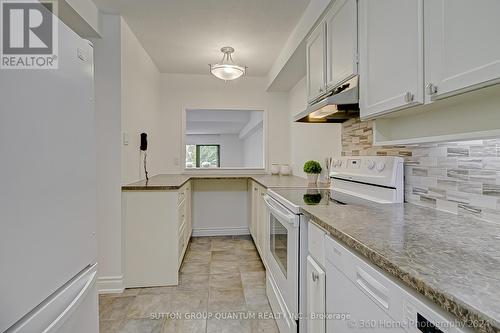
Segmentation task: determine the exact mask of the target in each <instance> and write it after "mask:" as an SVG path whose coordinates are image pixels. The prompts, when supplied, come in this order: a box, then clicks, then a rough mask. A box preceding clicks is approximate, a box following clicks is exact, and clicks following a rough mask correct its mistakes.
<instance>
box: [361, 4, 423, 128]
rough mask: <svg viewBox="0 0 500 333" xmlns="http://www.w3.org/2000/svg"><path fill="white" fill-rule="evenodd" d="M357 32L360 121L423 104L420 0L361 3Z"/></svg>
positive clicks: (421, 8) (421, 14)
mask: <svg viewBox="0 0 500 333" xmlns="http://www.w3.org/2000/svg"><path fill="white" fill-rule="evenodd" d="M359 29H360V31H359V72H360V101H359V102H360V114H361V118H365V119H366V118H370V117H375V116H377V115H380V114H384V113H388V112H391V111H396V110H400V109H404V108H407V107H410V106H413V105H417V104H422V103H423V99H424V96H423V86H424V83H423V71H424V69H423V3H422V0H378V1H372V0H360V1H359Z"/></svg>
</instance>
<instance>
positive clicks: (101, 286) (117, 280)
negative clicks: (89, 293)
mask: <svg viewBox="0 0 500 333" xmlns="http://www.w3.org/2000/svg"><path fill="white" fill-rule="evenodd" d="M124 290H125V285H124V281H123V276H101V277H99V278H97V291H98V292H99V294H120V293H122V292H123V291H124Z"/></svg>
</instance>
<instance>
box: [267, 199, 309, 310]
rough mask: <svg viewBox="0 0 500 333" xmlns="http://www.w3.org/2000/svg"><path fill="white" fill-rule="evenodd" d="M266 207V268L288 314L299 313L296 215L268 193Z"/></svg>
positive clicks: (297, 222)
mask: <svg viewBox="0 0 500 333" xmlns="http://www.w3.org/2000/svg"><path fill="white" fill-rule="evenodd" d="M264 201H265V202H266V205H267V207H268V222H269V223H268V224H267V225H268V228H269V229H268V231H269V232H268V235H269V238H268V240H267V242H266V251H267V254H266V257H267V258H266V259H267V262H268V271H269V274H271V276H272V278H273V280H274V282H275V283H276V287H277V289H278V290H279V293H280V294H281V295H277V296H278V297H279V298H282V300H283V302H284V303H285V304H286V307H287V308H288V311H289V312H290V314H291V315H295V314H297V313H298V290H299V272H298V270H299V230H300V229H299V225H300V217H299V215H295V214H293V213H292V212H291V211H289V210H288V209H286V208H285V207H284V206H283V205H281V204H280V203H279V202H278V201H276V200H274V199H273V198H271V197H270V196H268V195H266V196H264Z"/></svg>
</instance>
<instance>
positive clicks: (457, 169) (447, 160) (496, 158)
mask: <svg viewBox="0 0 500 333" xmlns="http://www.w3.org/2000/svg"><path fill="white" fill-rule="evenodd" d="M372 127H373V123H372V122H371V121H366V122H361V121H360V120H359V119H352V120H349V121H346V122H345V123H344V124H343V130H342V154H343V155H345V156H360V155H395V156H402V157H404V159H405V163H406V166H405V201H407V202H411V203H414V204H417V205H422V206H426V207H431V208H435V209H439V210H443V211H447V212H451V213H454V214H461V215H468V216H474V217H478V218H482V219H484V220H487V221H490V222H495V223H500V139H495V140H473V141H461V142H444V143H436V144H422V145H417V146H413V145H412V146H383V147H374V146H373V144H372V143H373V129H372Z"/></svg>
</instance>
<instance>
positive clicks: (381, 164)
mask: <svg viewBox="0 0 500 333" xmlns="http://www.w3.org/2000/svg"><path fill="white" fill-rule="evenodd" d="M376 167H377V171H378V172H382V171H383V170H384V169H385V163H384V162H378V163H377V166H376Z"/></svg>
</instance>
